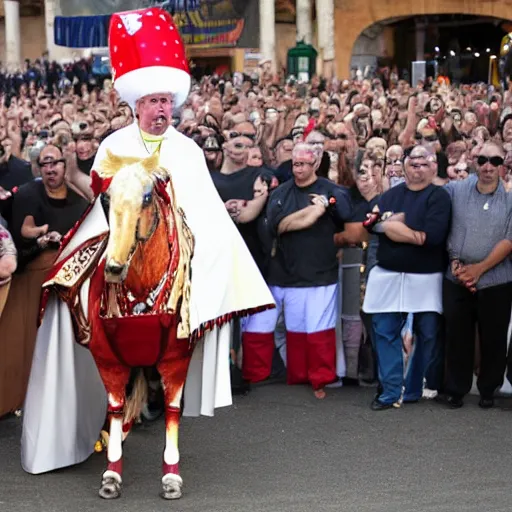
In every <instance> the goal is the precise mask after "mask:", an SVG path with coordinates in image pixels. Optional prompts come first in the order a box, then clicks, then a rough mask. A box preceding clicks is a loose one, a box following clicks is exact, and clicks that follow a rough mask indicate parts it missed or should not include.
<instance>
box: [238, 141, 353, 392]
mask: <svg viewBox="0 0 512 512" xmlns="http://www.w3.org/2000/svg"><path fill="white" fill-rule="evenodd" d="M318 164H319V160H318V153H317V152H316V151H315V148H314V147H312V146H311V145H309V144H302V143H301V144H297V145H296V146H295V148H294V150H293V174H294V179H293V180H290V181H288V182H286V183H284V184H283V185H281V186H280V187H278V188H277V189H276V190H275V191H274V192H273V193H272V196H271V197H270V200H269V204H268V207H267V212H266V213H267V224H268V227H269V229H270V230H271V231H272V233H273V235H274V236H275V237H276V240H275V243H274V246H273V249H272V258H271V261H270V264H269V270H268V275H267V282H268V283H269V285H270V290H271V291H272V294H273V295H274V299H275V301H276V305H277V308H276V309H274V310H271V311H265V312H263V313H258V314H256V315H253V316H252V317H250V318H249V320H248V322H247V325H246V328H245V332H244V335H243V346H244V364H243V370H244V376H245V378H247V379H248V380H250V381H252V382H257V381H261V380H264V379H266V378H267V377H268V376H269V375H270V370H271V363H272V354H273V349H274V339H273V332H274V328H275V326H276V322H277V318H278V317H279V314H280V313H281V312H282V311H283V309H284V318H285V324H286V331H287V332H286V343H287V349H286V359H287V380H288V384H302V383H308V382H309V383H311V384H312V386H313V389H314V391H315V396H317V398H323V397H324V396H325V392H324V390H323V388H324V386H325V385H326V384H329V383H330V382H333V381H334V380H335V379H336V335H335V324H336V298H337V286H338V285H337V279H338V262H337V258H336V247H335V245H334V240H333V237H334V233H335V232H336V231H339V230H340V228H341V226H342V225H343V221H344V220H345V219H347V218H349V216H350V213H351V204H350V198H349V196H348V193H347V191H346V190H345V189H343V188H342V187H339V186H338V185H336V184H334V183H332V182H331V181H329V180H327V179H325V178H318V177H317V175H316V170H317V168H318Z"/></svg>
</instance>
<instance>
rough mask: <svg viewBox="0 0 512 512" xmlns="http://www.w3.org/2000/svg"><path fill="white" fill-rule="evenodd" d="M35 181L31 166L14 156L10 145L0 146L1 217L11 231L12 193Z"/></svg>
mask: <svg viewBox="0 0 512 512" xmlns="http://www.w3.org/2000/svg"><path fill="white" fill-rule="evenodd" d="M33 179H34V176H33V175H32V168H31V166H30V164H29V163H28V162H25V161H24V160H21V159H20V158H17V157H15V156H14V155H12V154H11V150H10V145H6V147H4V146H3V145H2V144H0V215H1V216H2V217H3V218H4V219H5V221H6V222H7V224H8V225H9V229H12V227H11V225H10V224H11V217H12V194H11V191H12V190H13V189H14V190H15V189H17V188H18V187H20V186H21V185H23V184H24V183H28V182H29V181H32V180H33Z"/></svg>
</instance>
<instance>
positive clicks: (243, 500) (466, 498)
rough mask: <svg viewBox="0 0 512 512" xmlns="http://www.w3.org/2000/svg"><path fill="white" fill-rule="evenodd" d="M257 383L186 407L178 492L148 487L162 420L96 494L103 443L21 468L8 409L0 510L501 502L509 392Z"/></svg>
mask: <svg viewBox="0 0 512 512" xmlns="http://www.w3.org/2000/svg"><path fill="white" fill-rule="evenodd" d="M311 395H312V394H311V391H310V390H308V389H307V388H302V387H293V388H291V387H287V386H284V385H279V384H274V385H267V386H261V387H258V388H256V389H254V390H253V392H252V393H251V394H250V395H249V396H247V397H244V398H237V399H236V404H235V406H233V407H231V408H229V409H225V410H221V411H218V413H217V414H216V416H215V417H214V418H201V419H191V418H189V419H185V420H184V422H183V427H182V430H181V433H182V435H181V451H182V476H183V478H184V481H185V493H184V496H183V498H182V499H181V500H179V501H175V502H165V501H163V500H161V499H160V498H159V497H158V493H159V482H160V460H161V453H162V448H163V447H162V443H163V423H162V422H161V421H160V422H157V423H156V424H153V425H150V426H148V427H141V428H139V429H138V430H137V431H135V432H134V433H133V434H132V435H131V437H130V438H129V439H128V441H127V444H126V449H125V453H126V459H125V475H124V489H123V496H122V497H121V498H120V499H119V500H117V501H115V502H108V503H107V502H104V501H103V500H101V499H100V498H99V497H97V487H98V484H99V480H100V475H101V472H102V470H103V466H104V458H103V456H102V455H93V456H92V457H91V458H90V459H89V460H88V461H87V462H86V463H84V464H82V465H80V466H78V467H74V468H69V469H65V470H61V471H57V472H55V473H51V474H47V475H40V476H31V475H27V474H25V473H24V472H23V471H22V469H21V468H20V465H19V437H20V424H19V420H17V419H15V418H10V419H7V420H4V421H0V511H6V512H7V511H9V512H21V511H23V512H30V511H42V512H54V511H55V512H64V511H66V512H82V511H83V512H94V511H114V512H118V511H119V512H125V511H137V512H153V511H164V510H172V511H176V512H189V511H190V512H306V511H307V512H310V511H314V512H323V511H339V512H366V511H372V512H373V511H376V512H377V511H378V512H381V511H382V512H388V511H389V512H413V511H415V512H416V511H418V512H428V511H446V512H459V511H460V512H462V511H464V512H473V511H475V512H477V511H478V512H482V511H485V512H487V511H492V512H510V511H511V510H512V504H511V501H512V499H511V492H510V489H511V482H510V474H511V468H512V436H511V435H510V434H511V419H512V409H511V407H512V401H510V399H502V400H501V401H500V403H499V406H500V407H498V408H495V409H493V410H490V411H482V410H480V409H479V408H478V407H477V405H476V402H477V398H476V397H470V398H469V399H468V403H467V404H466V406H465V407H464V408H463V409H461V410H458V411H452V410H448V409H445V408H444V407H442V406H440V405H438V404H436V403H432V402H423V403H419V404H411V405H408V406H405V407H403V408H402V409H399V410H396V409H394V410H390V411H384V412H373V411H371V410H370V409H369V407H368V404H369V402H370V400H371V397H372V390H370V389H348V388H346V389H339V390H331V391H330V393H329V395H328V397H327V398H326V400H324V401H323V402H320V401H317V400H315V399H314V398H313V397H312V396H311Z"/></svg>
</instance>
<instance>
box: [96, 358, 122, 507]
mask: <svg viewBox="0 0 512 512" xmlns="http://www.w3.org/2000/svg"><path fill="white" fill-rule="evenodd" d="M96 364H97V365H98V370H99V372H100V375H101V378H102V380H103V383H104V384H105V389H106V391H107V398H108V419H109V423H110V430H109V442H108V449H107V469H106V470H105V472H104V473H103V477H102V481H101V487H100V490H99V495H100V496H101V497H102V498H105V499H114V498H119V496H121V484H122V472H123V447H122V443H123V415H124V406H125V401H126V385H127V384H128V380H129V378H130V369H129V368H128V367H125V366H122V365H118V366H110V365H109V366H105V367H103V366H101V364H98V361H97V362H96Z"/></svg>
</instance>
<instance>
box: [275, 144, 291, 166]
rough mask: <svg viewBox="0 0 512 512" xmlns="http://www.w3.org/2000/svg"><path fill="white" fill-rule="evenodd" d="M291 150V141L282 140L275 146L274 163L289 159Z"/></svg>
mask: <svg viewBox="0 0 512 512" xmlns="http://www.w3.org/2000/svg"><path fill="white" fill-rule="evenodd" d="M292 150H293V141H291V140H283V141H281V142H280V143H279V144H278V145H277V148H276V163H277V165H281V164H282V163H283V162H286V161H288V160H291V158H292Z"/></svg>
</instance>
